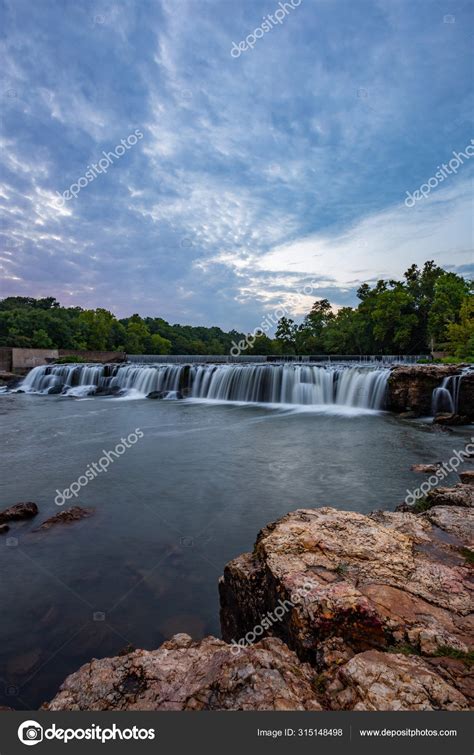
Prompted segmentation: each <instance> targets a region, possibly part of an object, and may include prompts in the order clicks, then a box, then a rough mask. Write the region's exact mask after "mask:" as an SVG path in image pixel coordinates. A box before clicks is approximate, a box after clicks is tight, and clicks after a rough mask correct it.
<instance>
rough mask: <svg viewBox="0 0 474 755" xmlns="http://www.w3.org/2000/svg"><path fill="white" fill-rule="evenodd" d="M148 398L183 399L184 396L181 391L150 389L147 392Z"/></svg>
mask: <svg viewBox="0 0 474 755" xmlns="http://www.w3.org/2000/svg"><path fill="white" fill-rule="evenodd" d="M146 397H147V398H154V399H182V398H184V396H183V394H182V392H181V391H150V393H147V396H146Z"/></svg>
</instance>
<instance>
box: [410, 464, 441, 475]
mask: <svg viewBox="0 0 474 755" xmlns="http://www.w3.org/2000/svg"><path fill="white" fill-rule="evenodd" d="M440 466H441V462H439V461H438V462H436V464H412V466H411V467H410V470H411V471H412V472H421V473H422V474H433V473H434V472H437V470H438V468H439V467H440Z"/></svg>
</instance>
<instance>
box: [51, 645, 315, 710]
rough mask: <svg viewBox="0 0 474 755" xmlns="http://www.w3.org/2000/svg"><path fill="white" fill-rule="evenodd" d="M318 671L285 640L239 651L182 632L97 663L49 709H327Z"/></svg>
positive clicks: (80, 674)
mask: <svg viewBox="0 0 474 755" xmlns="http://www.w3.org/2000/svg"><path fill="white" fill-rule="evenodd" d="M313 682H314V672H313V670H312V669H311V668H310V667H309V666H308V665H307V664H304V663H300V662H299V661H298V659H297V657H296V656H295V654H294V653H292V652H291V651H290V650H289V649H288V648H287V647H286V646H285V645H284V644H283V643H282V642H280V641H279V640H277V639H266V640H263V641H262V642H259V643H258V644H257V645H255V646H252V647H250V648H247V649H245V650H243V651H242V652H241V653H239V654H235V652H233V648H231V647H230V646H229V645H226V644H225V643H224V642H222V640H218V639H216V638H215V637H206V638H205V639H204V640H201V641H200V642H193V640H192V639H191V637H189V635H187V634H177V635H175V636H174V637H172V638H171V640H168V641H167V642H165V643H163V645H162V646H161V647H160V648H159V649H158V650H136V651H134V652H132V653H129V654H128V655H122V656H117V657H115V658H103V659H101V660H95V659H94V660H93V661H91V662H90V663H87V664H86V665H85V666H82V667H81V668H80V669H79V671H77V672H76V673H75V674H71V676H69V677H68V678H67V679H66V680H65V682H64V683H63V684H62V686H61V689H60V691H59V692H58V694H57V695H56V697H55V698H54V699H53V700H51V702H50V703H45V705H44V706H43V708H44V709H46V710H321V705H320V704H319V702H318V700H317V696H316V692H315V690H314V688H313Z"/></svg>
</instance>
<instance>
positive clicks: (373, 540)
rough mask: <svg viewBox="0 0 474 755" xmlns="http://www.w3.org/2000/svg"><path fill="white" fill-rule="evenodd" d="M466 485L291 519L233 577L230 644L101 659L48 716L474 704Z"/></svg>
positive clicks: (269, 531) (179, 643) (261, 539)
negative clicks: (409, 500) (363, 510)
mask: <svg viewBox="0 0 474 755" xmlns="http://www.w3.org/2000/svg"><path fill="white" fill-rule="evenodd" d="M463 480H464V482H461V483H459V486H462V490H463V496H461V497H460V496H459V494H458V492H459V491H458V487H455V488H452V489H451V488H445V489H443V490H442V491H440V489H438V490H437V491H436V494H428V496H427V498H426V502H425V510H424V511H423V512H421V513H418V514H415V513H411V512H407V511H395V512H388V511H377V512H374V513H372V514H370V515H368V516H367V515H363V514H358V513H355V512H353V511H340V510H336V509H333V508H328V507H323V508H316V509H298V510H296V511H294V512H292V513H289V514H287V515H286V516H284V517H282V518H281V519H279V520H278V521H276V522H274V523H272V524H269V525H268V526H267V527H265V528H264V529H263V530H262V531H261V532H260V533H259V535H258V537H257V541H256V543H255V547H254V549H253V551H252V552H251V553H246V554H243V555H242V556H239V557H238V558H236V559H234V560H233V561H231V562H230V563H229V564H227V566H226V567H225V570H224V575H223V577H222V578H221V580H220V583H219V591H220V601H221V625H222V635H223V640H220V639H217V638H215V637H207V638H205V639H203V640H201V641H198V642H195V641H193V640H192V639H191V637H189V636H188V635H184V634H178V635H175V636H174V637H173V638H172V639H170V640H168V641H167V642H165V643H163V645H162V646H161V647H160V648H159V649H158V650H152V651H147V650H134V649H131V648H127V649H125V651H124V652H123V654H121V655H119V656H117V657H114V658H103V659H101V660H92V661H91V662H90V663H87V664H85V665H84V666H82V667H81V668H80V669H79V670H78V671H77V672H76V673H74V674H71V675H70V676H68V677H67V679H66V680H65V681H64V683H63V684H62V685H61V688H60V690H59V692H58V694H57V695H56V696H55V697H54V698H53V699H52V700H51V701H50V702H49V703H45V704H44V706H43V708H45V709H47V710H51V711H54V710H145V709H146V710H150V709H153V710H196V709H213V710H224V709H232V710H245V709H251V710H255V709H256V710H282V709H283V710H293V709H294V710H321V709H329V710H434V709H436V710H439V709H441V710H467V709H469V708H471V707H472V705H473V702H474V689H473V683H472V673H471V668H472V656H473V649H474V648H473V645H472V638H473V623H472V616H471V614H470V611H471V609H472V581H471V580H472V560H473V552H474V551H473V549H474V541H473V536H472V533H473V524H474V516H473V514H474V512H473V507H474V486H473V485H472V475H469V474H468V475H466V474H464V476H463ZM440 495H442V500H443V505H437V504H438V501H439V500H440ZM460 500H462V501H463V505H459V501H460Z"/></svg>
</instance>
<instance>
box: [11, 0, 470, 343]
mask: <svg viewBox="0 0 474 755" xmlns="http://www.w3.org/2000/svg"><path fill="white" fill-rule="evenodd" d="M274 5H275V7H276V6H277V3H275V4H274ZM3 8H4V11H3V13H4V19H3V20H4V27H5V30H6V36H5V41H4V42H3V50H2V51H3V55H4V60H5V65H4V68H3V72H2V77H3V78H2V83H1V87H0V98H1V104H2V115H3V122H2V130H3V136H2V140H3V141H2V143H3V146H4V149H3V150H2V155H3V166H2V168H1V170H2V172H1V176H2V187H0V206H1V208H2V210H3V211H4V218H5V219H4V222H3V224H2V228H1V239H2V249H3V250H4V252H5V253H2V258H3V261H2V264H3V265H4V266H5V270H6V272H5V279H4V282H3V284H2V294H3V295H9V294H10V295H15V294H23V295H38V296H39V295H43V296H44V295H48V294H49V295H53V296H56V297H57V298H59V299H64V300H65V301H66V302H69V303H70V304H77V305H81V306H87V307H95V306H106V307H110V308H112V309H114V311H116V312H117V314H119V315H127V314H130V313H131V312H134V311H138V312H140V313H141V314H152V315H160V316H163V317H165V318H166V319H169V320H170V321H173V322H177V321H181V322H189V323H196V324H197V323H202V324H207V325H210V324H219V325H221V326H223V327H228V328H231V327H235V328H238V329H251V328H253V327H255V326H256V324H258V323H259V322H260V321H261V319H262V316H263V314H264V313H265V312H267V311H268V310H269V309H271V308H275V306H277V305H278V304H279V303H280V302H284V303H285V302H290V301H291V295H292V293H293V292H294V290H295V289H297V288H298V287H302V286H304V285H305V284H307V283H308V282H309V281H311V280H314V281H315V285H317V294H315V295H317V296H321V297H323V296H327V297H328V298H330V299H331V301H334V302H335V303H336V304H338V305H344V304H353V303H355V301H356V297H355V292H356V289H357V286H358V285H359V283H360V282H361V281H363V280H372V279H374V278H377V277H378V276H380V275H393V276H397V275H400V274H401V273H402V272H403V270H404V269H405V268H406V267H408V265H409V264H411V263H412V262H413V261H417V262H419V263H422V262H423V261H424V260H425V259H435V261H436V262H438V263H439V264H445V265H449V266H452V267H453V269H459V270H462V271H465V270H467V269H468V266H469V263H470V261H471V258H470V256H469V255H470V249H471V239H470V238H469V220H468V218H469V217H470V215H469V214H468V205H467V192H468V185H467V180H468V177H469V176H470V175H471V173H472V167H471V166H469V165H466V166H463V173H462V174H461V172H459V173H458V175H457V176H454V177H452V178H450V181H449V183H448V181H446V183H445V184H444V185H443V187H438V189H436V191H433V192H432V194H431V195H430V197H429V198H428V199H427V200H425V201H423V203H421V204H419V206H416V207H414V208H413V209H411V210H409V209H407V208H405V207H404V206H402V203H403V198H404V197H405V192H406V191H407V190H409V191H412V190H413V189H414V188H416V187H418V186H419V185H420V184H421V183H423V181H425V180H426V178H427V177H429V176H431V175H433V169H434V168H435V167H436V165H438V164H439V163H440V162H443V161H444V160H446V158H447V157H448V156H449V155H450V154H451V152H452V150H453V149H456V150H459V149H462V148H463V146H464V145H465V144H467V143H468V141H469V139H470V138H471V122H472V118H471V112H472V109H471V108H472V99H473V97H472V81H471V77H470V43H471V42H472V39H471V36H470V33H469V28H470V24H471V14H472V8H469V6H466V5H465V4H463V3H462V2H461V0H453V3H452V7H451V8H450V13H452V14H453V15H454V16H455V19H456V22H455V23H454V24H444V23H443V16H444V15H445V8H444V6H443V4H442V2H441V0H432V2H431V3H429V4H421V5H418V6H414V5H413V3H409V2H404V1H402V2H399V3H397V4H395V5H394V4H393V3H391V2H388V0H367V1H366V2H364V3H362V4H361V3H353V4H337V3H333V2H327V1H326V0H314V1H313V2H306V0H304V2H303V3H302V4H301V6H300V7H298V8H297V9H296V10H295V11H294V12H293V13H291V15H290V16H289V17H288V18H287V19H286V20H285V22H284V23H282V24H281V26H278V27H277V28H275V29H273V30H272V31H270V32H269V33H267V34H265V36H264V38H262V39H260V40H259V42H258V44H257V45H256V46H255V49H254V50H253V51H247V52H246V53H245V54H244V55H242V56H241V57H240V58H238V59H234V58H232V57H231V55H230V49H231V46H232V42H233V41H237V42H238V41H239V40H240V39H243V38H244V37H245V36H246V35H247V34H249V33H250V32H251V31H252V30H253V29H255V28H256V27H257V26H258V25H259V24H260V23H261V20H262V17H263V16H264V15H266V14H267V13H269V12H272V6H271V4H270V6H269V5H268V3H267V2H266V1H265V2H263V1H262V2H260V0H257V2H254V3H237V4H231V5H229V4H228V3H219V2H214V1H213V0H210V1H209V2H204V3H199V4H197V3H196V2H195V1H194V0H173V1H171V0H162V1H161V2H159V1H157V2H148V0H145V1H144V2H143V3H135V2H132V0H123V2H121V3H120V4H119V5H116V6H111V5H110V4H109V3H106V2H101V1H99V2H98V3H96V4H94V7H92V6H90V5H89V4H87V3H86V4H68V5H67V7H64V8H62V9H61V13H58V10H57V4H56V3H55V2H53V1H52V0H45V1H44V2H42V3H39V4H38V3H30V2H16V1H15V2H14V1H13V0H6V2H5V3H4V6H3ZM135 128H140V129H141V130H142V132H143V134H144V138H143V140H141V141H140V142H139V144H138V145H137V146H136V147H134V148H133V149H132V150H130V152H129V153H127V155H126V156H124V157H123V158H121V160H120V161H118V162H117V164H116V165H114V168H113V170H110V171H108V173H107V175H103V176H98V177H97V178H96V179H95V180H94V181H93V182H92V183H91V184H90V185H88V186H87V187H85V188H83V189H82V190H81V192H80V195H79V196H78V198H77V199H76V200H74V201H71V202H68V203H66V204H65V205H64V207H63V208H62V210H59V209H58V208H55V207H54V204H53V198H54V197H55V196H56V192H57V191H60V192H62V191H64V189H65V188H66V187H68V186H69V185H70V184H71V183H72V182H74V181H76V180H77V178H78V177H79V176H82V175H84V172H85V170H86V168H87V165H90V164H91V162H96V161H97V160H98V159H99V158H100V156H101V153H102V150H106V151H107V150H110V149H113V148H114V147H115V145H116V144H118V143H119V142H120V140H121V139H122V138H125V137H127V136H128V134H130V133H132V132H133V131H134V129H135ZM315 255H316V256H315ZM315 291H316V289H315ZM309 303H310V302H308V304H309ZM296 314H302V312H299V311H298V312H296Z"/></svg>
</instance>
